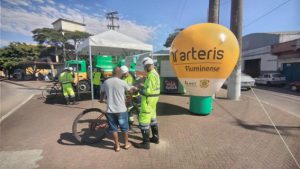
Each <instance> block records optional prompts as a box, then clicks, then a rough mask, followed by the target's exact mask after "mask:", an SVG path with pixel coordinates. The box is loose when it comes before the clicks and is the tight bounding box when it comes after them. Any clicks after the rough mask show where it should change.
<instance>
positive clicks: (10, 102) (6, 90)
mask: <svg viewBox="0 0 300 169" xmlns="http://www.w3.org/2000/svg"><path fill="white" fill-rule="evenodd" d="M0 87H1V92H0V93H1V112H0V113H1V115H0V118H2V117H5V115H7V114H8V113H11V112H12V111H14V110H15V109H16V108H18V107H19V106H20V105H22V104H23V103H24V102H25V101H26V100H28V99H29V98H30V97H32V96H33V95H34V94H39V93H41V90H40V89H38V88H34V87H28V86H25V85H22V84H18V83H12V82H9V81H8V82H6V81H1V82H0Z"/></svg>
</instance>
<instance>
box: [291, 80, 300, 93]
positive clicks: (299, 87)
mask: <svg viewBox="0 0 300 169" xmlns="http://www.w3.org/2000/svg"><path fill="white" fill-rule="evenodd" d="M289 88H290V90H291V91H300V81H297V82H292V83H290V84H289Z"/></svg>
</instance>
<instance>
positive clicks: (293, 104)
mask: <svg viewBox="0 0 300 169" xmlns="http://www.w3.org/2000/svg"><path fill="white" fill-rule="evenodd" d="M254 93H255V94H256V96H257V97H258V98H259V99H260V100H261V101H262V103H264V104H266V105H269V106H271V107H274V108H277V109H279V110H281V111H283V112H285V113H289V114H292V115H294V116H296V117H299V118H300V93H299V92H290V91H287V90H286V89H284V88H280V87H266V86H259V87H257V88H253V91H251V90H249V91H243V92H242V94H243V95H244V96H246V97H249V98H251V99H254V100H256V97H255V95H254Z"/></svg>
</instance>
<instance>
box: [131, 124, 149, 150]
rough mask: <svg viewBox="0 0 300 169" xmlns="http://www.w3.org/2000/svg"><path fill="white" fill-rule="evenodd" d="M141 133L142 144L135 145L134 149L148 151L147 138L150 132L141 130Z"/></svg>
mask: <svg viewBox="0 0 300 169" xmlns="http://www.w3.org/2000/svg"><path fill="white" fill-rule="evenodd" d="M141 131H142V135H143V142H141V143H138V144H135V145H134V146H135V147H136V148H142V149H150V140H149V136H150V130H149V129H147V130H141Z"/></svg>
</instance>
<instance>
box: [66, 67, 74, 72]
mask: <svg viewBox="0 0 300 169" xmlns="http://www.w3.org/2000/svg"><path fill="white" fill-rule="evenodd" d="M65 70H70V71H72V70H73V68H72V67H65Z"/></svg>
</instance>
